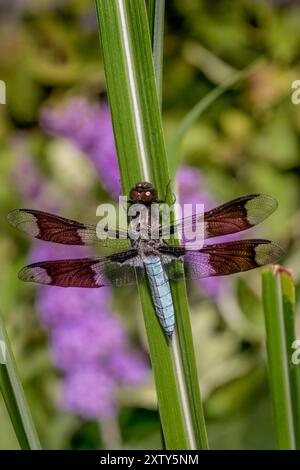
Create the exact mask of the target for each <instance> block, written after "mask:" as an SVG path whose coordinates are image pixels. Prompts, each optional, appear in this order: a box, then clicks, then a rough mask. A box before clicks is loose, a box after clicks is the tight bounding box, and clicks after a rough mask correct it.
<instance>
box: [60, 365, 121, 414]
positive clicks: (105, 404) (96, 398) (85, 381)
mask: <svg viewBox="0 0 300 470" xmlns="http://www.w3.org/2000/svg"><path fill="white" fill-rule="evenodd" d="M115 393H116V386H115V382H114V380H112V378H111V377H109V375H108V374H107V373H105V372H104V371H103V370H102V368H100V367H99V366H97V365H95V364H92V365H88V366H86V365H85V366H84V367H81V368H78V369H76V370H74V371H72V372H71V373H69V374H67V375H66V376H65V378H64V382H63V387H62V397H61V408H62V409H64V410H66V411H70V412H72V413H74V412H76V413H77V414H78V415H80V416H82V417H83V418H88V419H105V418H109V417H111V416H113V415H115V413H116V401H115Z"/></svg>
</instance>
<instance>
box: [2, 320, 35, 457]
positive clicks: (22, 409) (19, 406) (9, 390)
mask: <svg viewBox="0 0 300 470" xmlns="http://www.w3.org/2000/svg"><path fill="white" fill-rule="evenodd" d="M0 390H1V392H2V395H3V398H4V402H5V404H6V407H7V410H8V413H9V416H10V419H11V422H12V424H13V427H14V430H15V433H16V436H17V439H18V441H19V444H20V447H21V449H23V450H29V449H30V450H37V449H40V448H41V446H40V442H39V438H38V435H37V432H36V430H35V427H34V424H33V421H32V417H31V414H30V410H29V407H28V404H27V403H26V398H25V395H24V391H23V388H22V385H21V381H20V378H19V374H18V371H17V366H16V363H15V359H14V356H13V353H12V349H11V347H10V342H9V339H8V336H7V333H6V329H5V326H4V322H3V318H2V316H1V314H0Z"/></svg>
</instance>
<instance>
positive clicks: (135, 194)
mask: <svg viewBox="0 0 300 470" xmlns="http://www.w3.org/2000/svg"><path fill="white" fill-rule="evenodd" d="M129 197H130V200H131V201H132V202H141V203H147V204H149V203H152V202H155V201H156V200H157V192H156V189H155V188H154V187H153V186H152V184H151V183H148V182H147V181H142V182H140V183H137V184H136V185H135V186H134V187H133V188H132V190H131V191H130V194H129Z"/></svg>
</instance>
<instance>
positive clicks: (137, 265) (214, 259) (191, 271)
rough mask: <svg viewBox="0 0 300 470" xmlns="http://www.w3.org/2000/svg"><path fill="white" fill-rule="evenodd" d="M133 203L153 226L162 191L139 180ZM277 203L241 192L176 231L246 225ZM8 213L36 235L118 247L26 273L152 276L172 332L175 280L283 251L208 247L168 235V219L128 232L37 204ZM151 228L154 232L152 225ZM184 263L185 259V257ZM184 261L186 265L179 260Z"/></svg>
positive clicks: (68, 278) (81, 283)
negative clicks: (165, 222) (154, 208)
mask: <svg viewBox="0 0 300 470" xmlns="http://www.w3.org/2000/svg"><path fill="white" fill-rule="evenodd" d="M129 198H130V199H129V203H130V204H135V203H138V204H141V205H142V207H145V208H146V214H148V216H147V217H148V218H147V217H146V218H145V217H144V219H143V221H141V223H140V227H142V228H144V229H145V227H146V232H147V228H150V225H151V221H150V207H151V205H152V204H154V203H157V202H159V201H158V196H157V191H156V189H155V188H154V186H153V185H152V184H151V183H149V182H144V181H143V182H139V183H137V184H136V185H135V186H134V187H133V188H132V189H131V191H130V194H129ZM276 207H277V201H276V200H275V199H274V198H272V197H271V196H268V195H265V194H252V195H248V196H242V197H240V198H238V199H234V200H232V201H230V202H227V203H225V204H223V205H221V206H218V207H216V208H214V209H212V210H209V211H206V212H204V213H202V214H193V215H190V216H189V217H186V218H183V219H181V220H175V221H174V222H173V223H171V224H170V226H169V227H167V228H168V230H169V232H170V233H171V234H175V233H177V231H178V230H179V227H181V228H182V227H189V226H192V225H195V223H196V222H199V221H200V222H202V223H203V227H204V239H205V240H208V239H210V238H214V237H219V236H224V235H228V234H234V233H237V232H242V231H244V230H247V229H249V228H251V227H253V226H255V225H257V224H259V223H260V222H262V221H263V220H264V219H266V218H267V217H268V216H269V215H270V214H272V212H273V211H274V210H275V209H276ZM8 221H9V222H10V223H11V224H12V225H13V226H14V227H16V228H17V229H19V230H21V231H23V232H25V233H27V234H29V235H30V236H32V237H34V238H37V239H40V240H44V241H47V242H54V243H59V244H64V245H91V244H99V246H102V247H108V248H111V249H112V250H113V252H112V253H111V254H109V255H108V256H105V257H104V256H103V257H90V258H79V259H65V260H55V261H41V262H37V263H33V264H30V265H28V266H25V267H24V268H23V269H22V270H21V271H20V273H19V279H21V280H22V281H31V282H36V283H40V284H45V285H51V286H60V287H82V288H97V287H98V288H100V287H103V286H108V285H112V286H120V285H130V284H135V283H136V282H137V278H138V279H141V278H143V276H146V277H147V278H148V282H149V286H150V290H151V294H152V300H153V304H154V308H155V312H156V314H157V317H158V319H159V322H160V324H161V326H162V328H163V330H164V332H165V334H166V337H167V338H169V339H171V338H172V335H173V332H174V329H175V313H174V306H173V301H172V295H171V289H170V282H169V281H170V280H178V279H180V278H190V279H201V278H205V277H211V276H226V275H229V274H233V273H238V272H244V271H248V270H250V269H253V268H257V267H260V266H263V265H266V264H270V263H275V262H276V261H278V260H279V259H280V257H281V256H282V254H283V251H282V249H281V247H280V246H279V245H278V244H277V243H275V242H273V241H270V240H264V239H242V240H236V241H227V242H222V243H211V244H209V243H204V244H203V245H202V247H201V248H197V247H190V246H186V244H185V243H182V242H181V243H179V244H178V243H177V244H176V245H175V244H174V243H173V244H172V243H169V240H167V241H166V240H165V239H164V235H165V233H166V227H164V226H163V225H160V226H159V227H158V230H157V232H156V233H157V235H156V237H155V238H150V237H149V236H145V231H143V230H140V236H138V237H134V239H129V237H128V235H127V232H126V231H124V230H123V231H122V230H121V229H118V230H115V231H114V234H115V238H112V237H110V236H109V235H110V233H109V230H108V229H107V228H106V229H103V230H104V231H105V230H106V231H107V233H106V235H107V237H106V238H104V237H103V238H102V237H101V238H99V233H97V228H96V227H97V226H96V224H86V223H82V222H77V221H75V220H70V219H66V218H64V217H60V216H58V215H54V214H50V213H47V212H43V211H39V210H33V209H15V210H13V211H12V212H10V213H9V214H8ZM146 234H147V233H146ZM180 261H181V262H183V263H178V262H180ZM178 264H180V265H181V267H182V268H183V269H179V268H178Z"/></svg>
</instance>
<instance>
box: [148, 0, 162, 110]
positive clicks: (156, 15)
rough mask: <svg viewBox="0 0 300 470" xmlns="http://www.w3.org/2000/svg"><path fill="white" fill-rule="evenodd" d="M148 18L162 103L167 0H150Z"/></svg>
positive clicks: (159, 96)
mask: <svg viewBox="0 0 300 470" xmlns="http://www.w3.org/2000/svg"><path fill="white" fill-rule="evenodd" d="M148 19H149V29H150V37H151V45H152V53H153V63H154V72H155V80H156V88H157V95H158V102H159V104H160V107H161V103H162V78H163V50H164V49H163V43H164V25H165V21H164V19H165V0H149V2H148Z"/></svg>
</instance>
